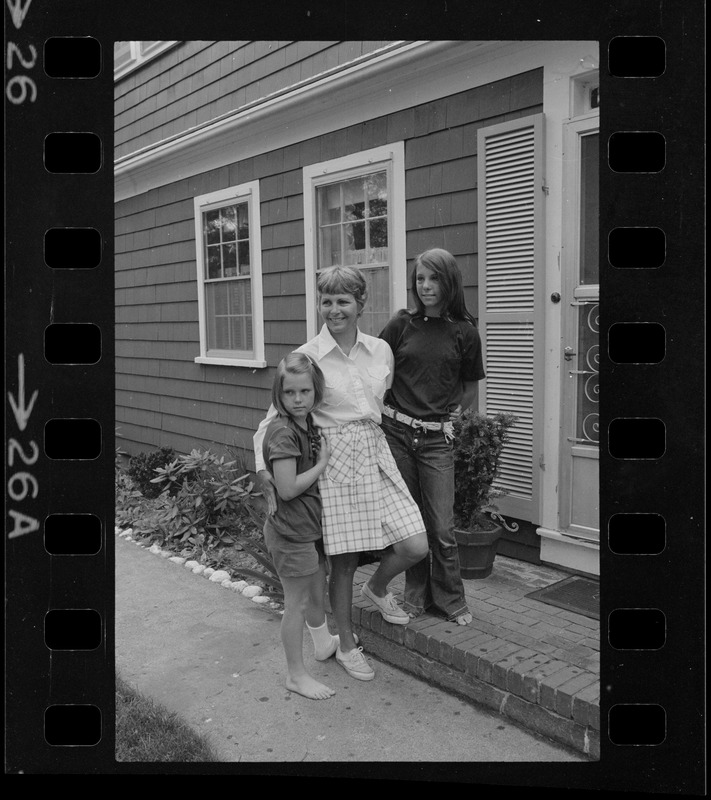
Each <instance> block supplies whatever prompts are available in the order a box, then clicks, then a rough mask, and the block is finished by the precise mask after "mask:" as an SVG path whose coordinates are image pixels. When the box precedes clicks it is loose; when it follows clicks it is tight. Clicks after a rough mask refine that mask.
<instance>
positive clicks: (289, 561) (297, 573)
mask: <svg viewBox="0 0 711 800" xmlns="http://www.w3.org/2000/svg"><path fill="white" fill-rule="evenodd" d="M264 541H265V542H266V545H267V548H268V549H269V555H270V556H271V557H272V561H273V562H274V567H275V568H276V571H277V574H278V575H279V577H280V578H304V577H306V576H307V575H313V574H314V573H315V572H318V569H319V564H320V563H321V562H322V561H324V560H325V556H324V552H323V539H315V540H312V541H308V542H295V541H293V540H291V539H285V538H284V537H283V536H282V535H281V534H280V533H277V532H276V531H275V530H274V529H273V528H271V527H270V526H269V525H265V526H264Z"/></svg>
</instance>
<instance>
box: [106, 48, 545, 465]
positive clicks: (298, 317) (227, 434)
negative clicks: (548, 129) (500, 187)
mask: <svg viewBox="0 0 711 800" xmlns="http://www.w3.org/2000/svg"><path fill="white" fill-rule="evenodd" d="M193 44H195V43H193ZM542 97H543V80H542V70H541V69H534V70H531V71H528V72H526V73H523V74H519V75H515V76H513V77H510V78H506V79H504V80H501V81H497V82H494V83H490V84H487V85H485V86H480V87H477V88H473V89H469V90H467V91H464V92H459V93H457V94H453V95H450V96H448V97H443V98H441V99H438V100H435V101H432V102H428V103H424V104H422V105H418V106H414V107H412V108H408V109H405V110H403V111H399V112H397V113H393V114H388V115H385V116H382V117H378V118H377V119H373V120H368V121H366V122H364V123H362V124H358V125H353V126H349V127H346V128H343V129H341V130H337V131H334V132H331V133H328V134H325V135H322V136H317V137H314V138H312V139H309V140H307V141H303V142H300V143H297V144H294V145H290V146H289V147H286V148H280V149H277V150H273V151H271V152H268V153H264V154H260V155H258V156H255V157H253V158H248V159H244V160H237V159H235V161H234V162H233V163H230V164H228V165H226V166H224V167H221V168H219V169H215V170H212V171H210V172H206V173H203V174H201V175H198V176H194V177H190V178H186V179H183V180H178V181H175V182H173V183H170V184H167V185H164V186H161V187H160V188H157V189H154V190H151V191H149V192H146V193H144V194H141V195H137V196H134V197H131V198H129V199H126V200H123V201H121V202H119V203H118V204H117V216H116V231H115V232H116V324H117V327H116V386H117V397H116V404H117V408H116V423H117V426H118V428H119V435H120V436H121V437H122V445H123V447H124V449H125V450H126V451H127V452H129V453H134V452H137V451H139V450H149V449H152V448H154V447H158V446H161V445H171V446H173V447H174V448H175V449H176V450H178V451H182V452H189V451H190V450H191V449H192V448H194V447H203V448H204V447H215V445H217V449H220V448H221V447H224V446H231V447H237V448H244V449H245V450H246V461H247V465H248V466H249V467H253V457H252V453H251V437H252V434H253V432H254V430H255V429H256V427H257V425H258V424H259V421H260V420H261V419H262V417H263V416H264V413H265V410H266V408H267V407H268V405H269V395H270V387H271V381H272V377H273V372H274V370H273V367H275V366H276V364H277V363H278V361H279V359H280V358H281V357H282V356H283V355H284V354H285V353H286V352H288V351H289V350H291V349H293V348H294V347H296V346H298V345H300V344H302V343H303V342H304V341H305V338H306V313H305V297H304V272H303V270H304V225H303V197H302V168H303V167H304V166H306V165H309V164H314V163H318V162H321V161H325V160H327V159H332V158H337V157H340V156H344V155H348V154H350V153H354V152H359V151H361V150H366V149H368V148H372V147H377V146H380V145H385V144H388V143H391V142H396V141H402V140H404V142H405V170H406V173H405V185H406V203H407V205H406V248H407V258H408V260H411V259H413V258H414V256H415V255H416V254H417V253H419V252H420V251H422V250H424V249H426V248H428V247H435V246H439V247H444V248H446V249H448V250H450V251H451V252H452V253H453V254H454V255H455V256H456V257H457V260H458V263H459V266H460V268H461V269H462V273H463V275H464V283H465V291H466V295H467V304H468V306H469V308H470V309H472V310H474V309H476V307H477V296H476V286H477V263H476V250H477V228H476V215H477V210H476V209H477V204H476V175H477V170H476V141H477V137H476V131H477V129H478V128H479V127H481V126H482V125H489V124H494V123H498V122H502V121H506V120H509V119H514V118H517V117H522V116H527V115H529V114H534V113H539V112H540V111H541V110H542ZM235 155H237V153H235ZM253 180H259V181H260V194H261V225H262V229H261V233H262V268H263V289H264V319H265V341H266V358H267V363H268V368H267V369H260V370H255V369H249V368H240V367H231V366H221V365H206V364H196V363H195V362H194V360H193V359H194V358H195V356H197V355H198V354H199V336H198V308H197V280H196V267H195V259H196V254H195V239H194V237H195V228H194V220H193V198H194V197H195V196H197V195H200V194H205V193H208V192H212V191H216V190H218V189H223V188H226V187H228V186H233V185H236V184H241V183H244V182H246V181H253Z"/></svg>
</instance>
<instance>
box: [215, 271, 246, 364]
mask: <svg viewBox="0 0 711 800" xmlns="http://www.w3.org/2000/svg"><path fill="white" fill-rule="evenodd" d="M205 291H206V297H207V331H208V337H207V346H208V349H209V350H236V351H241V352H250V351H252V348H253V335H252V293H251V292H252V287H251V281H249V280H235V281H222V282H220V283H210V284H207V285H206V286H205Z"/></svg>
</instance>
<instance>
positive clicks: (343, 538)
mask: <svg viewBox="0 0 711 800" xmlns="http://www.w3.org/2000/svg"><path fill="white" fill-rule="evenodd" d="M322 431H323V433H324V434H325V436H326V438H327V439H328V443H329V447H330V448H331V457H330V459H329V462H328V466H327V467H326V469H325V470H324V471H323V472H322V473H321V475H320V476H319V482H318V486H319V490H320V492H321V502H322V504H323V510H322V515H321V520H322V526H323V544H324V550H325V551H326V554H327V555H338V554H340V553H361V552H367V551H369V550H384V549H385V548H386V547H389V546H390V545H391V544H395V543H396V542H400V541H403V540H404V539H409V538H410V536H414V535H415V534H418V533H425V530H426V529H425V525H424V523H423V521H422V515H421V514H420V510H419V508H418V507H417V504H416V503H415V501H414V500H413V499H412V495H411V494H410V492H409V490H408V488H407V486H406V485H405V481H404V480H403V478H402V476H401V475H400V471H399V470H398V468H397V464H396V463H395V459H394V458H393V456H392V453H391V452H390V447H389V446H388V442H387V439H386V438H385V434H384V433H383V431H382V430H381V428H380V426H379V425H377V424H376V423H375V422H372V421H370V420H362V421H358V422H347V423H346V424H345V425H339V426H338V427H329V428H323V429H322Z"/></svg>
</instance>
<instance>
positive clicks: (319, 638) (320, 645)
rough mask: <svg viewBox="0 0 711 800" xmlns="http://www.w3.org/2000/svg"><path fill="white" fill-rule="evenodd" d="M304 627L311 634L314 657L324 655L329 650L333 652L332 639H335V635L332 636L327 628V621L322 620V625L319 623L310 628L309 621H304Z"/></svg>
mask: <svg viewBox="0 0 711 800" xmlns="http://www.w3.org/2000/svg"><path fill="white" fill-rule="evenodd" d="M306 627H307V628H308V629H309V633H310V634H311V638H312V640H313V643H314V653H315V655H316V658H317V659H318V658H319V657H322V656H324V655H325V654H326V653H328V652H329V651H331V654H332V653H333V649H332V648H333V640H334V639H337V637H335V636H333V635H332V634H331V632H330V631H329V629H328V623H327V622H326V620H324V622H323V625H319V626H318V627H317V628H312V627H311V626H310V625H309V623H308V622H307V623H306Z"/></svg>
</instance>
